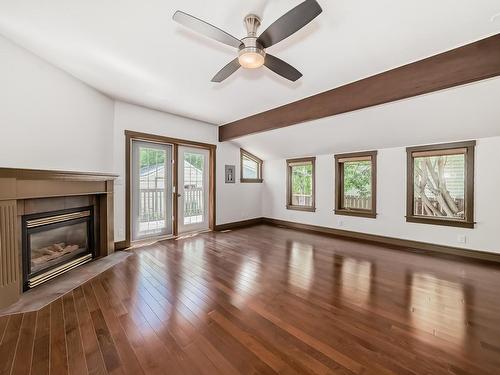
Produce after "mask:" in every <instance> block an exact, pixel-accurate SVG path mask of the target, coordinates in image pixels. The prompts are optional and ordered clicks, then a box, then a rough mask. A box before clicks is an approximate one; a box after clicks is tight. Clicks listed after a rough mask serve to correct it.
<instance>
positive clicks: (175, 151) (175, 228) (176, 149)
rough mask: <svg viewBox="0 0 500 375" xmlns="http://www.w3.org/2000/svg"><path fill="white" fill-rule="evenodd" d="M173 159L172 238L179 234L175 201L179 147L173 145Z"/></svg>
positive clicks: (177, 205) (177, 211)
mask: <svg viewBox="0 0 500 375" xmlns="http://www.w3.org/2000/svg"><path fill="white" fill-rule="evenodd" d="M173 159H174V165H173V168H172V171H173V174H174V175H173V176H172V177H173V178H172V182H173V185H174V192H173V193H172V194H173V197H172V199H173V201H172V216H173V222H172V225H173V228H172V233H173V235H174V236H177V235H178V234H179V220H177V218H178V217H179V200H178V199H177V198H178V196H177V194H179V175H178V173H177V172H178V168H177V167H178V163H177V160H178V159H179V145H177V144H175V143H174V149H173Z"/></svg>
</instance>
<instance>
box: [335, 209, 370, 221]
mask: <svg viewBox="0 0 500 375" xmlns="http://www.w3.org/2000/svg"><path fill="white" fill-rule="evenodd" d="M334 212H335V215H342V216H356V217H366V218H369V219H376V218H377V214H376V213H374V212H372V211H371V210H355V209H350V210H349V209H342V210H334Z"/></svg>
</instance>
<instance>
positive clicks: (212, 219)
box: [208, 148, 217, 230]
mask: <svg viewBox="0 0 500 375" xmlns="http://www.w3.org/2000/svg"><path fill="white" fill-rule="evenodd" d="M209 163H210V173H209V176H210V177H209V178H210V186H209V193H208V194H209V195H208V199H209V203H208V204H209V212H208V227H209V228H210V229H211V230H215V226H216V223H217V215H216V211H217V209H216V207H217V186H216V180H217V176H216V174H217V169H216V167H217V153H216V152H215V148H210V160H209Z"/></svg>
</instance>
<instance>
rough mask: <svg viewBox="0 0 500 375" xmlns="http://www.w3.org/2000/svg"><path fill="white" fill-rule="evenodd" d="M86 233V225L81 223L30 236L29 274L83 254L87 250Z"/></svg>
mask: <svg viewBox="0 0 500 375" xmlns="http://www.w3.org/2000/svg"><path fill="white" fill-rule="evenodd" d="M87 233H88V230H87V223H86V222H83V223H78V224H72V225H65V226H63V227H59V228H55V229H50V230H46V231H43V232H38V233H33V234H31V235H30V249H31V272H32V273H35V272H38V271H40V270H42V269H44V268H49V267H51V266H53V265H54V264H56V263H60V262H64V261H65V259H69V258H73V257H74V256H75V255H77V254H79V253H83V252H85V251H86V250H87V249H88V238H87Z"/></svg>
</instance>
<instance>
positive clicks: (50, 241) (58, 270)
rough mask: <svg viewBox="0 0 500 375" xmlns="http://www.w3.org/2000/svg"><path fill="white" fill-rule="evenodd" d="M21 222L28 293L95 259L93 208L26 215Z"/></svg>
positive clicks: (25, 282) (24, 270)
mask: <svg viewBox="0 0 500 375" xmlns="http://www.w3.org/2000/svg"><path fill="white" fill-rule="evenodd" d="M21 221H22V248H23V252H22V255H23V281H24V282H23V288H24V290H25V291H26V290H28V289H31V288H34V287H35V286H37V285H40V284H42V283H44V282H46V281H48V280H51V279H53V278H54V277H56V276H58V275H60V274H62V273H64V272H66V271H69V270H71V269H73V268H75V267H78V266H79V265H81V264H84V263H87V262H89V261H91V260H92V259H93V258H94V257H95V241H94V238H95V236H94V208H93V207H92V206H88V207H80V208H71V209H66V210H60V211H51V212H44V213H37V214H30V215H24V216H23V217H22V220H21Z"/></svg>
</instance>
